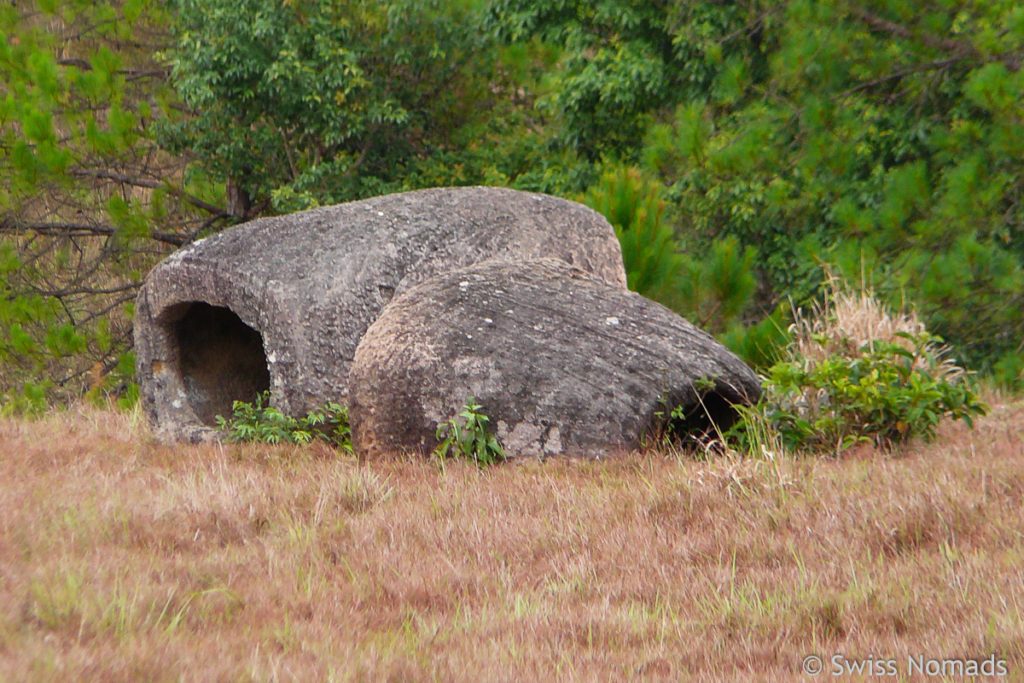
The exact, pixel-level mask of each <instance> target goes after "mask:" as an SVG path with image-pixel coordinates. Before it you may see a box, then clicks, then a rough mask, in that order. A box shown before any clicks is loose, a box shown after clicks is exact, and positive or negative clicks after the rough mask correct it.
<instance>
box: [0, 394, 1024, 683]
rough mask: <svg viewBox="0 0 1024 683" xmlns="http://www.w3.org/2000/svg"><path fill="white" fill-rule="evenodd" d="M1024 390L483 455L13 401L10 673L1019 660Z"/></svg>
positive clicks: (5, 637)
mask: <svg viewBox="0 0 1024 683" xmlns="http://www.w3.org/2000/svg"><path fill="white" fill-rule="evenodd" d="M1022 431H1024V406H1022V405H1021V404H1011V405H1001V406H996V407H995V408H994V409H993V411H992V414H991V415H990V416H988V417H986V418H983V419H981V420H979V422H978V427H977V431H975V432H970V431H967V430H966V429H965V428H964V426H963V425H947V426H944V427H943V428H942V430H941V431H940V438H939V439H938V440H937V442H935V443H934V444H927V445H926V444H913V445H911V446H909V447H906V448H904V450H903V451H902V452H899V453H896V454H885V453H879V452H875V451H873V450H870V449H868V448H862V449H861V450H859V451H856V452H854V453H852V454H850V455H849V456H848V457H846V458H843V459H841V460H816V459H811V458H792V457H789V456H784V455H779V456H778V457H776V458H775V459H774V460H752V459H746V460H744V459H738V458H734V457H712V458H711V459H710V460H709V461H707V462H696V461H693V460H691V459H687V458H685V457H680V458H676V457H668V456H665V455H660V454H657V453H646V454H635V455H634V456H631V457H629V458H622V459H616V460H611V461H605V462H578V461H551V462H547V463H536V462H527V463H523V464H521V465H505V466H499V467H496V468H492V469H490V470H488V471H486V472H484V473H482V474H481V473H478V472H477V470H476V468H475V467H473V466H471V465H464V464H462V463H457V462H456V463H453V462H449V463H448V464H447V466H446V468H445V471H444V472H441V471H439V469H438V468H437V467H436V466H434V465H432V464H430V463H424V462H418V461H400V462H374V463H359V462H357V461H355V460H352V459H347V458H344V457H339V456H338V455H337V454H336V453H335V452H333V451H331V450H329V449H327V448H324V447H320V446H317V447H311V448H306V449H303V448H296V447H269V446H216V445H203V446H180V447H169V446H163V445H160V444H158V443H156V442H155V441H153V440H152V438H151V437H150V436H149V435H148V432H147V431H146V428H145V426H144V425H143V424H141V423H140V421H139V420H138V418H137V416H135V417H132V416H124V415H118V414H114V413H107V412H94V411H89V410H81V411H77V412H70V413H54V414H51V415H48V416H47V417H46V418H45V419H43V420H41V421H35V422H31V421H21V420H0V680H11V681H15V680H100V681H103V680H131V679H142V680H179V679H188V680H238V679H243V680H251V679H255V680H296V679H297V680H352V679H355V680H388V679H390V680H432V679H437V680H446V681H447V680H455V681H460V680H465V681H478V680H551V679H563V680H624V679H634V678H640V679H653V680H658V679H669V680H687V679H691V678H696V677H703V678H712V679H737V678H738V679H747V680H773V681H781V680H806V678H805V677H804V676H803V674H802V673H801V670H800V667H801V660H802V658H803V657H804V656H805V655H807V654H811V653H815V654H818V655H820V656H823V657H825V658H826V665H828V662H829V658H830V657H831V656H832V655H835V654H842V655H845V656H846V657H848V658H857V657H867V656H868V655H874V656H875V657H876V658H877V657H893V658H899V661H901V666H902V667H903V668H904V669H905V661H904V660H905V658H906V657H907V656H908V655H924V656H927V657H936V658H949V657H960V658H963V657H973V658H979V659H980V658H984V657H987V656H989V655H990V654H995V655H996V656H997V657H999V658H1003V659H1006V661H1007V662H1008V665H1009V667H1010V669H1011V676H1016V677H1019V676H1020V675H1021V673H1022V671H1024V669H1022V668H1021V665H1022V663H1024V659H1022V657H1024V645H1022V643H1024V617H1022V615H1024V581H1022V580H1021V567H1022V566H1024V506H1022V505H1021V500H1022V499H1024V446H1022V438H1021V437H1022Z"/></svg>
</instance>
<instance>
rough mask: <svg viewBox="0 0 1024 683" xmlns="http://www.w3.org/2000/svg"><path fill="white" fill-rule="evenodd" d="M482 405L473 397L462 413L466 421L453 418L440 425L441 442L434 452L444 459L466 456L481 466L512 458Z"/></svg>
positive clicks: (438, 438)
mask: <svg viewBox="0 0 1024 683" xmlns="http://www.w3.org/2000/svg"><path fill="white" fill-rule="evenodd" d="M482 408H483V406H482V405H480V404H479V403H477V402H476V399H474V398H473V397H472V396H470V397H469V398H468V399H467V400H466V405H465V406H463V409H462V412H461V413H459V417H461V418H462V424H459V422H458V421H457V420H455V419H451V420H448V422H445V423H443V424H440V425H438V427H437V434H436V437H437V440H438V441H439V442H440V443H439V444H438V446H437V448H436V449H434V454H435V455H437V456H438V457H440V458H441V459H442V460H444V458H446V457H448V456H452V457H463V458H466V459H467V460H472V461H473V462H475V463H476V464H477V466H478V467H485V466H487V465H493V464H495V463H497V462H501V461H502V460H505V459H506V458H508V455H507V454H506V453H505V450H504V449H503V448H502V447H501V444H500V443H498V438H497V437H496V436H494V435H493V434H490V433H488V431H487V426H488V425H489V424H490V422H491V419H490V418H489V417H487V415H485V414H484V413H483V412H481V409H482Z"/></svg>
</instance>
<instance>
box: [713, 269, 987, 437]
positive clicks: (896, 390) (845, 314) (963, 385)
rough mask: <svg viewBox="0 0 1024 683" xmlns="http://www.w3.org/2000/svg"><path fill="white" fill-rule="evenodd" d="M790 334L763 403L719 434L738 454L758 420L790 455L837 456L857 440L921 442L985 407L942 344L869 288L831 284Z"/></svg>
mask: <svg viewBox="0 0 1024 683" xmlns="http://www.w3.org/2000/svg"><path fill="white" fill-rule="evenodd" d="M791 333H792V341H791V343H790V346H789V348H788V357H787V358H785V359H783V360H780V361H779V362H777V363H775V364H774V365H773V366H772V367H771V368H770V369H769V370H768V373H767V377H766V378H765V394H764V397H763V399H762V401H761V402H760V403H759V404H758V405H756V406H753V407H752V408H750V409H748V410H742V411H740V416H741V419H740V420H739V422H737V424H736V425H734V426H733V428H732V429H731V430H730V431H729V433H728V435H727V437H728V438H729V439H731V440H732V442H733V443H734V445H737V446H738V447H739V448H741V449H743V450H749V449H750V448H751V447H753V446H754V445H755V444H753V443H752V441H753V439H752V437H751V435H752V434H753V433H754V432H757V433H761V432H763V428H764V425H765V424H767V425H768V426H770V427H771V428H772V429H773V430H775V431H776V432H777V433H778V435H779V437H780V438H781V440H782V443H783V445H784V446H785V447H787V448H789V449H790V450H809V451H818V452H820V451H822V450H826V451H831V452H834V453H836V454H839V453H840V452H842V451H843V450H844V449H846V448H848V447H849V446H851V445H853V444H856V443H862V442H870V443H874V444H875V445H877V446H882V447H888V446H891V445H893V444H895V443H897V442H900V441H903V440H906V439H909V438H912V437H917V436H920V437H924V438H926V439H930V438H932V437H933V436H934V435H935V428H936V426H937V425H938V424H939V422H940V421H941V420H942V419H943V418H945V417H948V418H952V419H954V420H964V421H966V422H967V423H968V424H972V418H973V417H975V416H977V415H984V414H985V412H986V411H987V406H985V404H984V403H982V402H981V401H979V400H978V397H977V395H976V394H975V392H974V391H973V390H972V389H971V387H970V386H969V385H968V384H967V382H966V380H965V373H964V371H963V369H962V368H960V367H958V366H957V365H956V364H954V363H953V362H952V361H951V360H950V359H949V357H948V356H949V353H948V352H949V349H948V347H946V346H944V345H943V344H942V343H941V340H940V339H939V338H938V337H936V336H934V335H931V334H929V333H928V332H927V331H926V330H925V329H924V325H922V324H921V323H920V321H918V320H917V318H916V316H914V315H913V314H909V315H908V314H900V315H894V314H891V313H890V312H889V311H887V310H886V309H885V308H884V307H882V306H881V305H880V304H879V303H878V302H877V300H876V299H875V298H874V297H873V296H872V295H871V294H870V293H868V292H860V293H850V292H846V291H842V290H841V288H840V286H839V285H838V284H837V283H836V282H834V281H833V282H832V283H831V289H830V292H829V293H828V295H827V297H826V299H825V301H824V302H823V303H822V304H820V305H819V306H817V307H816V308H815V311H814V313H813V315H812V316H811V317H809V318H807V317H804V316H802V315H801V314H800V313H799V312H797V314H796V323H795V324H794V325H793V326H792V328H791ZM755 428H756V429H755Z"/></svg>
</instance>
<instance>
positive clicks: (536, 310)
mask: <svg viewBox="0 0 1024 683" xmlns="http://www.w3.org/2000/svg"><path fill="white" fill-rule="evenodd" d="M699 378H713V379H714V382H715V387H714V390H713V391H712V392H711V393H710V394H709V395H706V396H705V397H704V401H705V403H706V405H708V406H709V409H710V410H712V411H713V412H716V413H719V414H716V415H714V417H715V418H716V421H717V420H719V419H721V418H722V417H724V414H722V413H723V412H725V413H727V412H730V409H729V407H728V406H729V405H730V404H734V403H739V402H745V401H748V400H749V401H754V400H756V399H757V398H758V397H759V396H760V394H761V385H760V382H759V381H758V379H757V376H756V375H755V374H754V373H753V372H752V371H751V370H750V369H749V368H748V367H747V366H746V365H745V364H744V363H743V362H742V361H741V360H740V359H739V358H737V357H736V356H735V355H733V354H732V353H731V352H730V351H729V350H727V349H726V348H725V347H724V346H722V345H721V344H719V343H718V342H717V341H715V340H714V339H713V338H712V337H711V336H710V335H708V334H706V333H705V332H703V331H701V330H699V329H697V328H696V327H694V326H693V325H692V324H690V323H689V322H688V321H686V320H685V319H683V318H681V317H679V316H678V315H676V314H675V313H673V312H672V311H670V310H668V309H667V308H665V307H664V306H662V305H660V304H657V303H655V302H653V301H650V300H649V299H645V298H644V297H642V296H640V295H638V294H635V293H632V292H627V291H625V290H623V289H621V288H618V287H614V286H612V285H609V284H608V283H607V282H604V281H602V280H600V279H598V278H595V277H593V276H592V275H589V274H587V273H585V272H583V271H582V270H579V269H578V268H574V267H572V266H569V265H567V264H565V263H564V262H561V261H555V260H551V259H542V260H537V261H529V262H519V263H509V262H501V261H488V262H483V263H480V264H477V265H474V266H470V267H468V268H464V269H461V270H458V271H454V272H450V273H446V274H443V275H439V276H437V277H435V278H433V279H431V280H429V281H427V282H424V283H423V284H421V285H419V286H417V287H415V288H413V289H410V290H409V291H407V292H406V293H405V294H404V295H402V296H400V297H396V298H395V299H394V300H392V301H391V303H390V304H389V305H388V306H387V307H386V308H385V309H384V311H382V313H381V315H380V317H379V318H378V319H377V321H376V322H375V323H374V324H373V325H371V326H370V328H369V329H368V330H367V332H366V334H365V335H364V336H363V340H362V341H361V342H360V344H359V348H358V349H357V350H356V355H355V362H354V363H353V365H352V372H351V376H350V378H349V387H350V393H349V417H350V420H351V423H352V430H353V445H354V446H355V448H356V452H357V453H360V454H361V455H366V456H370V457H373V456H376V455H382V454H388V453H396V452H398V453H400V452H415V453H422V454H426V453H429V452H430V451H431V450H432V449H433V448H434V447H435V446H436V443H437V442H436V439H435V429H436V427H437V425H438V424H439V423H441V422H445V421H447V420H448V419H450V418H452V417H454V416H455V415H456V414H457V413H458V412H459V411H460V410H461V407H462V405H463V404H464V402H465V400H466V399H467V398H468V397H469V396H473V397H475V398H476V399H477V402H478V403H480V404H482V405H483V411H484V412H485V413H486V414H487V415H488V416H489V417H490V418H491V421H492V425H493V426H494V427H495V430H494V431H495V433H496V434H497V436H498V438H499V439H500V441H501V443H502V444H503V446H504V447H505V448H506V449H507V450H508V451H510V452H511V453H512V454H514V455H528V456H546V455H556V454H563V453H564V454H570V455H583V456H590V457H603V456H606V455H609V454H613V453H616V452H621V451H624V450H629V449H632V448H635V447H637V446H638V445H639V444H640V440H641V438H642V437H643V436H644V435H645V433H646V432H647V430H649V429H650V428H651V427H652V426H653V425H654V420H655V412H656V411H659V410H664V404H665V403H667V404H668V405H671V406H674V405H684V406H697V405H698V404H697V389H696V388H695V386H694V385H695V382H696V381H697V380H698V379H699Z"/></svg>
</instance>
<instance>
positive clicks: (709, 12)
mask: <svg viewBox="0 0 1024 683" xmlns="http://www.w3.org/2000/svg"><path fill="white" fill-rule="evenodd" d="M0 30H2V31H3V33H4V40H3V41H0V178H2V180H0V404H2V405H3V406H4V409H5V410H24V409H30V410H40V409H42V408H43V407H44V406H45V405H47V404H48V403H49V402H51V401H53V400H55V399H56V400H66V399H69V398H73V397H75V396H80V395H82V394H83V393H85V392H87V391H91V392H92V395H93V396H95V397H97V398H103V397H104V396H107V395H110V394H113V395H118V396H120V397H121V398H122V400H123V401H130V400H131V397H132V396H133V395H134V393H133V392H134V387H133V385H132V381H131V380H132V374H131V373H132V355H131V340H130V329H131V313H132V310H131V303H132V299H133V297H134V294H135V292H136V291H137V288H138V286H139V283H140V281H141V279H142V277H143V276H144V274H145V272H146V271H147V269H148V268H149V267H150V266H151V265H152V264H153V263H154V262H155V260H156V259H157V258H158V257H160V256H162V255H164V254H166V253H167V252H168V250H169V249H170V248H172V247H174V246H178V245H181V244H185V243H187V242H189V241H191V240H194V239H196V238H197V237H200V236H202V235H204V234H208V233H210V232H213V231H216V230H219V229H221V228H223V227H225V226H227V225H230V224H231V223H233V222H236V221H237V220H241V219H246V218H251V217H255V216H258V215H263V214H267V213H277V212H284V211H291V210H295V209H300V208H305V207H310V206H315V205H318V204H325V203H333V202H340V201H346V200H350V199H356V198H361V197H365V196H369V195H375V194H379V193H384V192H391V191H397V190H406V189H415V188H419V187H427V186H438V185H465V184H493V185H506V186H511V187H516V188H520V189H527V190H535V191H542V192H549V193H552V194H557V195H561V196H565V197H569V198H574V199H579V200H582V201H585V202H587V203H588V204H590V205H591V206H594V207H595V208H597V209H598V210H599V211H601V212H602V213H604V214H605V215H607V216H608V218H609V220H610V221H611V222H612V223H613V225H614V226H615V229H616V233H617V235H618V236H619V239H620V241H621V243H622V246H623V252H624V256H625V262H626V263H625V265H626V268H627V273H628V278H629V283H630V286H631V287H632V288H634V289H636V290H637V291H640V292H642V293H644V294H645V295H647V296H650V297H652V298H655V299H657V300H658V301H661V302H662V303H664V304H665V305H667V306H669V307H671V308H673V309H674V310H676V311H678V312H680V313H682V314H683V315H686V316H687V317H689V318H690V319H692V320H693V321H695V322H696V323H698V324H700V325H702V326H703V327H705V328H707V329H709V330H710V331H712V332H713V333H714V334H716V335H718V336H719V338H720V339H722V340H723V341H725V342H726V343H727V344H728V345H730V347H731V348H733V349H735V350H736V351H737V352H739V353H740V354H741V355H742V356H744V357H745V358H746V359H748V360H749V361H750V362H752V363H754V364H755V365H757V366H759V367H761V368H767V367H769V366H771V365H772V363H774V362H775V361H776V360H778V351H779V349H780V348H782V347H784V346H785V344H786V342H787V334H786V329H787V326H788V323H789V320H788V319H787V317H788V316H789V315H790V310H791V308H790V307H791V304H795V305H797V306H799V305H802V304H804V303H805V302H807V301H809V300H812V299H814V298H816V297H817V298H820V297H821V296H822V294H823V291H822V284H823V282H824V279H825V277H824V272H825V271H826V269H831V270H832V271H833V272H839V273H840V274H842V275H844V276H845V277H846V278H847V279H849V280H851V281H858V282H863V283H864V284H865V285H868V286H870V287H872V288H873V289H874V290H875V291H876V292H878V293H879V294H880V295H881V296H883V297H884V298H885V299H886V300H887V301H888V302H889V303H890V304H893V305H894V306H896V307H900V306H902V305H903V304H908V305H910V306H912V307H913V308H915V309H916V310H917V311H918V312H919V313H920V314H921V316H922V317H923V318H924V319H925V321H926V322H927V324H928V329H930V330H932V331H933V332H935V333H937V334H939V335H941V336H942V337H943V338H944V339H946V340H947V341H948V342H949V343H950V344H951V345H952V346H953V348H954V351H955V353H956V354H957V357H958V359H959V360H960V361H961V362H963V363H966V364H968V365H969V366H970V367H972V368H975V369H978V370H982V371H991V372H993V373H995V374H996V375H997V376H998V377H999V378H1000V379H1001V380H1002V381H1004V382H1005V383H1006V384H1008V385H1011V386H1018V387H1020V386H1024V268H1022V264H1024V236H1022V228H1024V202H1022V201H1021V199H1022V193H1024V180H1022V179H1024V120H1022V116H1021V112H1022V111H1024V71H1022V69H1021V65H1022V59H1024V58H1022V55H1024V9H1022V8H1021V7H1020V6H1019V5H1018V3H1015V2H1011V1H1010V0H994V1H988V0H986V1H985V2H982V0H964V1H962V2H957V3H949V2H939V3H923V2H909V3H907V2H903V3H896V2H891V1H890V0H840V1H839V2H832V3H818V2H813V1H812V0H790V1H789V2H784V3H778V2H768V0H740V1H736V2H717V1H716V2H712V1H706V2H700V1H689V0H687V1H684V0H667V1H666V2H660V3H648V2H641V1H640V0H602V1H601V2H597V3H593V2H584V1H583V0H430V1H429V2H425V3H413V2H411V0H396V1H395V2H388V3H373V2H368V1H367V0H319V1H318V2H314V3H302V2H296V1H294V0H209V1H207V2H199V1H198V0H165V1H160V0H107V1H104V2H99V3H89V2H84V1H83V0H29V1H26V2H19V3H14V4H7V5H4V7H3V8H2V9H0ZM808 381H810V380H808ZM858 381H859V380H858Z"/></svg>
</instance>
